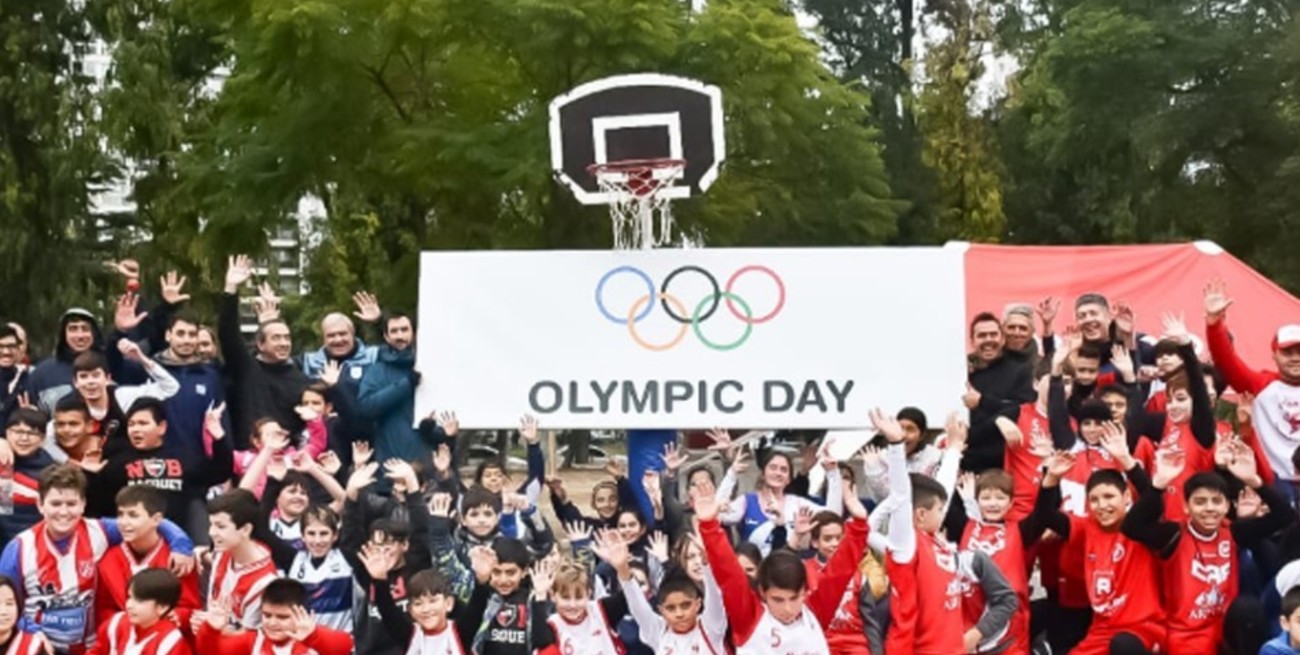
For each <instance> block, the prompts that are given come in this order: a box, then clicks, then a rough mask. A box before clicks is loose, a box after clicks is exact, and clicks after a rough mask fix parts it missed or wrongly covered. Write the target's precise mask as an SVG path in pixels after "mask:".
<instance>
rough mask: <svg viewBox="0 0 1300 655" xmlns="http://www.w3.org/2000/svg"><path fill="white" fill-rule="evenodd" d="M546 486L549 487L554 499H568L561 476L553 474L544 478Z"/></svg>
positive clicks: (561, 500)
mask: <svg viewBox="0 0 1300 655" xmlns="http://www.w3.org/2000/svg"><path fill="white" fill-rule="evenodd" d="M546 486H548V487H550V488H551V494H553V495H554V496H555V499H556V500H558V501H560V502H562V503H563V502H567V501H568V500H569V491H568V490H567V489H565V488H564V479H563V478H558V477H554V476H552V477H549V478H546Z"/></svg>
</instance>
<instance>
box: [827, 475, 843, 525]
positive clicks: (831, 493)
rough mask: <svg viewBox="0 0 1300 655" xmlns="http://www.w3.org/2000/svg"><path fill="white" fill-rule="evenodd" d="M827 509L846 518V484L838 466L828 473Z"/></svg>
mask: <svg viewBox="0 0 1300 655" xmlns="http://www.w3.org/2000/svg"><path fill="white" fill-rule="evenodd" d="M826 509H828V510H830V511H832V512H835V513H836V514H838V515H840V516H844V482H843V479H842V478H841V477H840V467H838V466H836V467H835V468H833V469H831V470H829V471H827V472H826Z"/></svg>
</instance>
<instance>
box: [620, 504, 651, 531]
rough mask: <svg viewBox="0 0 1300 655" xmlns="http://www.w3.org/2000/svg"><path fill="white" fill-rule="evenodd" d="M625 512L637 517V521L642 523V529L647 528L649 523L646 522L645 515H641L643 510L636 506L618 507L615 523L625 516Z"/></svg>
mask: <svg viewBox="0 0 1300 655" xmlns="http://www.w3.org/2000/svg"><path fill="white" fill-rule="evenodd" d="M624 514H628V515H631V516H632V517H633V518H635V519H636V522H637V523H640V524H641V528H642V529H645V528H647V527H648V524H647V523H646V520H645V517H644V516H641V510H639V509H637V508H636V507H620V508H618V511H617V512H615V513H614V523H615V524H617V523H618V520H619V519H621V518H623V515H624Z"/></svg>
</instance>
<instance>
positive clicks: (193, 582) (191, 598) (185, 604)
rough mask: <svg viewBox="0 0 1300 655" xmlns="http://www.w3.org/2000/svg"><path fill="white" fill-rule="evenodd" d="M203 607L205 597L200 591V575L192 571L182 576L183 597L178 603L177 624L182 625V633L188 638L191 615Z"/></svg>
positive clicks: (176, 611) (176, 610)
mask: <svg viewBox="0 0 1300 655" xmlns="http://www.w3.org/2000/svg"><path fill="white" fill-rule="evenodd" d="M202 608H203V597H202V595H201V594H200V593H199V576H198V574H197V573H193V572H192V573H190V574H189V575H187V576H185V577H183V578H181V599H180V602H178V603H176V609H175V614H176V625H178V626H180V629H181V634H184V635H185V636H186V638H189V637H190V636H191V635H190V617H191V616H192V615H193V614H194V610H197V609H202Z"/></svg>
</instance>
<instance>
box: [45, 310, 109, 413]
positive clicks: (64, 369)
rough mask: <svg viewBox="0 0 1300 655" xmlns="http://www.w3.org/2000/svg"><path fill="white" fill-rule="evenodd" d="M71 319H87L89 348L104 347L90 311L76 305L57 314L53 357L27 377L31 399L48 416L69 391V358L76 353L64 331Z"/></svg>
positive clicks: (97, 326)
mask: <svg viewBox="0 0 1300 655" xmlns="http://www.w3.org/2000/svg"><path fill="white" fill-rule="evenodd" d="M73 320H77V321H89V322H90V329H91V331H92V332H93V333H94V335H95V338H94V342H93V343H92V344H91V346H90V349H91V350H97V351H100V352H103V350H104V333H103V331H102V330H101V329H100V327H99V321H98V320H97V319H96V318H95V315H94V314H91V313H90V311H89V310H86V309H82V308H80V307H73V308H72V309H69V310H68V311H66V312H63V316H61V317H59V337H58V338H59V341H58V345H56V346H55V348H54V356H53V357H50V358H49V359H47V360H45V361H43V362H41V363H40V364H38V365H37V366H36V369H35V370H33V371H32V374H31V377H29V378H28V379H27V390H28V392H29V393H30V394H31V396H32V401H34V402H35V403H36V405H37V406H38V407H40V408H41V410H42V411H44V412H45V413H46V415H50V416H52V415H53V414H54V405H55V404H56V403H58V402H59V399H60V398H62V397H64V396H66V395H68V394H70V393H72V360H74V359H76V358H77V354H78V353H76V352H73V350H72V348H71V347H69V346H68V337H67V334H68V323H70V322H72V321H73Z"/></svg>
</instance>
